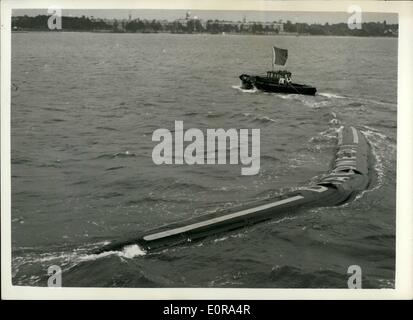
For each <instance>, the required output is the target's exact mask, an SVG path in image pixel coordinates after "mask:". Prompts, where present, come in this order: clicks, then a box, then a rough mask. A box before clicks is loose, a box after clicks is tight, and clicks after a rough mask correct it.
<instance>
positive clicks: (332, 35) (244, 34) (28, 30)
mask: <svg viewBox="0 0 413 320" xmlns="http://www.w3.org/2000/svg"><path fill="white" fill-rule="evenodd" d="M34 32H41V33H69V32H79V33H98V34H99V33H100V34H108V33H111V34H172V35H216V36H236V35H239V36H277V37H278V36H279V37H285V36H287V37H288V36H290V37H294V36H296V37H298V38H299V37H343V38H345V37H351V38H396V39H397V38H398V36H395V35H347V34H345V35H340V34H309V33H299V34H297V33H293V32H283V33H247V32H245V33H243V32H223V33H213V32H165V31H162V32H159V31H158V32H115V31H112V30H107V31H106V30H70V29H66V30H56V31H53V30H48V29H25V30H12V33H34Z"/></svg>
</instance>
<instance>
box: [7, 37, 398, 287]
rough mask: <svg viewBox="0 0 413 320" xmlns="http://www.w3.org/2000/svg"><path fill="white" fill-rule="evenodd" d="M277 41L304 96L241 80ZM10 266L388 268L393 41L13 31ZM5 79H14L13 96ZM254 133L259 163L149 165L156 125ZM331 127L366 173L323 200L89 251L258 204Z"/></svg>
mask: <svg viewBox="0 0 413 320" xmlns="http://www.w3.org/2000/svg"><path fill="white" fill-rule="evenodd" d="M273 45H277V46H279V47H282V48H288V49H289V61H288V65H287V67H288V69H289V70H290V71H292V72H293V76H294V79H295V81H296V82H299V83H307V84H312V85H314V86H316V87H317V89H318V94H317V95H316V96H315V97H307V96H299V95H290V96H287V95H276V94H265V93H260V92H254V91H243V90H240V88H239V79H238V76H239V75H240V74H241V73H257V72H263V71H266V70H267V69H270V67H271V54H272V53H271V47H272V46H273ZM12 82H13V83H14V84H15V87H14V88H12V105H11V108H12V129H11V133H12V154H11V156H12V253H13V259H12V270H13V282H14V284H16V285H33V286H46V285H47V268H48V267H49V266H50V265H58V266H60V267H61V268H62V269H63V286H97V287H106V286H108V287H113V286H118V287H271V288H287V287H294V288H297V287H301V288H302V287H346V286H347V277H348V275H347V268H348V266H350V265H359V266H360V267H361V268H362V272H363V286H364V287H366V288H367V287H374V288H382V287H393V286H394V274H395V271H394V270H395V193H396V188H395V185H396V111H397V110H396V109H397V39H388V38H346V37H295V36H292V37H289V36H235V35H226V36H223V35H169V34H147V35H146V34H145V35H144V34H95V33H14V34H13V35H12ZM16 88H17V89H16ZM175 120H182V121H184V127H185V129H188V128H191V127H195V128H200V129H201V130H204V129H206V128H224V129H229V128H259V129H261V170H260V172H259V174H258V175H255V176H241V174H240V173H241V166H238V165H209V166H206V165H205V166H201V165H198V166H188V165H181V166H179V165H170V166H156V165H154V164H153V162H152V158H151V154H152V149H153V147H154V145H155V142H152V140H151V138H152V133H153V131H154V130H155V129H157V128H169V129H171V130H173V128H174V121H175ZM341 125H352V126H355V127H357V128H359V129H360V130H361V131H362V132H363V133H364V134H365V136H366V137H367V139H368V141H369V143H370V144H371V149H372V155H373V158H374V167H373V168H372V170H374V175H375V179H374V181H373V182H372V186H371V187H370V189H369V190H367V191H365V192H363V193H361V194H360V195H359V196H358V197H357V198H356V199H355V200H354V201H352V202H350V203H347V204H345V205H342V206H337V207H326V208H315V209H310V210H301V211H297V212H296V213H294V214H292V215H291V216H288V217H287V218H283V219H281V220H280V219H273V220H271V221H269V222H267V223H262V224H258V225H255V226H253V227H250V228H248V229H243V230H239V231H236V232H232V233H228V234H223V235H221V236H218V237H211V238H208V239H205V240H204V241H202V242H198V243H194V244H191V245H187V246H182V247H176V248H171V249H167V250H164V251H162V252H160V253H156V254H146V255H144V254H143V252H141V251H140V250H139V249H138V248H137V247H131V248H129V249H128V250H123V251H120V252H110V253H106V254H100V255H94V254H91V252H92V251H93V250H94V249H96V248H99V247H101V246H102V245H104V244H106V243H109V242H111V241H115V240H119V239H125V238H128V237H134V236H136V235H137V234H138V233H140V232H142V231H145V230H147V229H149V228H153V227H157V226H159V225H161V224H166V223H169V222H174V221H179V220H181V219H184V218H189V217H193V216H196V215H200V214H202V213H205V212H210V211H215V210H219V209H221V208H223V207H231V206H235V205H240V204H244V203H248V202H252V201H255V200H257V199H263V198H266V197H270V196H273V195H276V194H278V193H279V192H281V191H286V190H289V189H290V188H294V187H297V186H301V185H305V184H308V183H309V182H311V181H313V180H314V179H316V178H317V176H320V175H321V174H322V173H324V172H326V171H327V170H328V169H329V163H330V161H331V159H332V158H333V155H334V148H335V145H336V137H335V133H336V130H337V129H338V128H339V127H340V126H341Z"/></svg>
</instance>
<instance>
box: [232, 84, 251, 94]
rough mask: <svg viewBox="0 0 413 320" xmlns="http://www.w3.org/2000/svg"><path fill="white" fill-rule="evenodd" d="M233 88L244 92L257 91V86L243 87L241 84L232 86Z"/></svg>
mask: <svg viewBox="0 0 413 320" xmlns="http://www.w3.org/2000/svg"><path fill="white" fill-rule="evenodd" d="M232 88H233V89H237V90H239V91H241V92H244V93H255V92H257V89H256V88H253V89H242V87H241V85H237V86H232Z"/></svg>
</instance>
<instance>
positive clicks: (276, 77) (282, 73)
mask: <svg viewBox="0 0 413 320" xmlns="http://www.w3.org/2000/svg"><path fill="white" fill-rule="evenodd" d="M291 75H292V73H291V72H290V71H287V70H278V71H267V78H268V79H269V80H271V81H274V82H276V83H277V84H288V83H291Z"/></svg>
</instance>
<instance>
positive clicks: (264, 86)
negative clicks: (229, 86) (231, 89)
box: [240, 74, 317, 96]
mask: <svg viewBox="0 0 413 320" xmlns="http://www.w3.org/2000/svg"><path fill="white" fill-rule="evenodd" d="M240 79H241V88H242V89H247V90H250V89H253V88H256V89H258V90H261V91H265V92H274V93H287V94H304V95H311V96H314V95H315V94H316V92H317V89H316V88H315V87H311V86H307V85H304V84H298V83H289V84H277V83H275V82H273V81H270V80H268V79H266V78H264V77H259V76H249V75H246V74H243V75H241V76H240Z"/></svg>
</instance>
